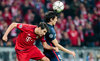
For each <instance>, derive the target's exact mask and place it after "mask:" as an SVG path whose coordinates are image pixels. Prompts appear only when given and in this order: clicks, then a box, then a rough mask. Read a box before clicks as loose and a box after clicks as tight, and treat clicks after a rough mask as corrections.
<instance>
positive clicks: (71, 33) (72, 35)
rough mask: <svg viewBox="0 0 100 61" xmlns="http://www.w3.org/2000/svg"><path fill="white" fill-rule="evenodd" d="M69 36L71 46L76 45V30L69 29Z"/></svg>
mask: <svg viewBox="0 0 100 61" xmlns="http://www.w3.org/2000/svg"><path fill="white" fill-rule="evenodd" d="M68 35H69V38H70V40H71V43H72V45H73V46H78V32H77V31H76V30H75V31H72V30H69V31H68Z"/></svg>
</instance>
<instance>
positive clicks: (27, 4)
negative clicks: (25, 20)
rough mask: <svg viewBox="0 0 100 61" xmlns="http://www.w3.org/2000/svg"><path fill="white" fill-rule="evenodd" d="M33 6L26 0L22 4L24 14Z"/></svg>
mask: <svg viewBox="0 0 100 61" xmlns="http://www.w3.org/2000/svg"><path fill="white" fill-rule="evenodd" d="M31 8H32V7H31V6H30V5H29V2H28V0H25V2H24V5H22V12H23V15H25V14H26V13H27V12H28V10H29V9H31Z"/></svg>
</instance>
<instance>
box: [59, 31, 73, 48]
mask: <svg viewBox="0 0 100 61" xmlns="http://www.w3.org/2000/svg"><path fill="white" fill-rule="evenodd" d="M60 44H61V45H62V46H63V47H69V46H71V41H70V39H69V37H68V34H67V33H66V32H63V35H62V38H61V40H60Z"/></svg>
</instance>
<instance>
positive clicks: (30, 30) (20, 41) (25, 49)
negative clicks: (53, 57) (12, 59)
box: [2, 22, 57, 61]
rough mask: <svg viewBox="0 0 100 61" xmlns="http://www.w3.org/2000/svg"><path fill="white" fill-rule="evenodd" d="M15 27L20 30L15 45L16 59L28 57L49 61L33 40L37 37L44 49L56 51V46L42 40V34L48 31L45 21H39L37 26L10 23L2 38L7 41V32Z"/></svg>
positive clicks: (26, 60)
mask: <svg viewBox="0 0 100 61" xmlns="http://www.w3.org/2000/svg"><path fill="white" fill-rule="evenodd" d="M15 27H17V28H18V29H19V30H21V32H20V33H19V35H18V37H17V40H16V45H15V51H16V55H17V58H18V61H29V60H30V59H34V60H42V61H49V59H48V58H47V57H46V56H45V55H44V54H43V53H42V52H41V51H40V50H39V49H38V48H37V47H36V46H35V45H34V42H35V41H36V39H38V38H40V40H41V42H42V44H43V47H44V48H45V49H49V50H56V51H57V48H56V47H51V46H49V45H48V44H47V43H46V42H45V40H44V35H45V34H46V32H47V31H48V27H47V25H46V23H44V22H41V23H40V24H39V26H36V25H29V24H22V23H12V24H11V25H10V26H9V27H8V29H7V30H6V32H5V34H4V36H3V38H2V39H3V40H5V41H7V39H8V38H7V36H8V34H9V32H10V31H11V30H12V29H13V28H15Z"/></svg>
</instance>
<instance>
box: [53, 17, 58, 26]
mask: <svg viewBox="0 0 100 61" xmlns="http://www.w3.org/2000/svg"><path fill="white" fill-rule="evenodd" d="M56 22H57V16H56V17H55V18H54V19H53V20H52V24H53V25H55V24H56Z"/></svg>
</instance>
